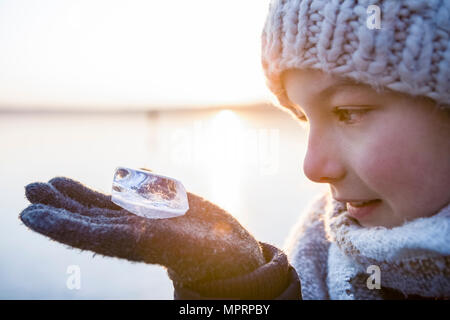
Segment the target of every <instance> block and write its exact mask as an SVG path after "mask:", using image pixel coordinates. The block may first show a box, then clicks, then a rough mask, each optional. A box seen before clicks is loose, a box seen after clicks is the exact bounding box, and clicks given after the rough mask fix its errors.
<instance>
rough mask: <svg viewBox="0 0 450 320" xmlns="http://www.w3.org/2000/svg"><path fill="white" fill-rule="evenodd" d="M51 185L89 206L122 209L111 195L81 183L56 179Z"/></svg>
mask: <svg viewBox="0 0 450 320" xmlns="http://www.w3.org/2000/svg"><path fill="white" fill-rule="evenodd" d="M49 183H50V184H51V185H52V186H54V187H55V188H56V189H57V190H59V191H60V192H61V193H62V194H64V195H66V196H68V197H70V198H72V199H73V200H75V201H77V202H79V203H81V204H83V205H85V206H87V207H98V208H106V209H110V210H121V209H122V208H121V207H119V206H118V205H116V204H115V203H114V202H112V201H111V195H106V194H103V193H101V192H97V191H95V190H92V189H90V188H88V187H86V186H85V185H83V184H82V183H80V182H79V181H76V180H72V179H70V178H66V177H55V178H53V179H51V180H50V181H49Z"/></svg>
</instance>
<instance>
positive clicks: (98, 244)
mask: <svg viewBox="0 0 450 320" xmlns="http://www.w3.org/2000/svg"><path fill="white" fill-rule="evenodd" d="M187 194H188V201H189V210H188V211H187V213H186V214H185V215H183V216H180V217H175V218H170V219H157V220H151V219H146V218H142V217H140V216H136V215H134V214H132V213H130V212H128V211H126V210H124V209H122V208H120V207H118V206H117V205H115V204H114V203H113V202H111V196H109V195H105V194H102V193H99V192H96V191H94V190H91V189H89V188H87V187H86V186H84V185H82V184H81V183H80V182H77V181H74V180H72V179H69V178H65V177H57V178H54V179H52V180H50V181H49V182H48V183H39V182H36V183H31V184H29V185H27V186H26V197H27V198H28V200H29V201H30V202H31V203H32V204H31V205H30V206H29V207H27V208H26V209H25V210H23V211H22V212H21V213H20V216H19V217H20V219H21V220H22V221H23V223H24V224H25V225H26V226H28V227H29V228H30V229H32V230H34V231H36V232H39V233H41V234H43V235H45V236H47V237H49V238H51V239H53V240H56V241H58V242H61V243H64V244H67V245H70V246H72V247H76V248H79V249H83V250H91V251H94V252H96V253H99V254H102V255H105V256H111V257H118V258H122V259H127V260H130V261H139V262H145V263H149V264H158V265H162V266H165V267H167V269H168V273H169V276H170V278H171V279H172V280H173V281H174V282H176V283H178V284H189V283H195V282H207V281H210V280H218V279H224V278H230V277H236V276H238V275H243V274H246V273H249V272H251V271H253V270H255V269H256V268H258V267H259V266H261V265H263V264H264V263H265V262H266V261H265V257H264V255H263V251H262V249H261V246H260V244H259V243H258V242H257V241H256V240H255V239H254V238H253V237H252V235H251V234H250V233H248V232H247V231H246V230H245V229H244V228H243V227H242V226H241V225H240V224H239V222H238V221H237V220H236V219H234V218H233V217H232V216H231V215H230V214H228V213H227V212H225V211H224V210H223V209H221V208H219V207H218V206H216V205H214V204H213V203H211V202H209V201H207V200H205V199H203V198H201V197H199V196H197V195H194V194H192V193H189V192H188V193H187Z"/></svg>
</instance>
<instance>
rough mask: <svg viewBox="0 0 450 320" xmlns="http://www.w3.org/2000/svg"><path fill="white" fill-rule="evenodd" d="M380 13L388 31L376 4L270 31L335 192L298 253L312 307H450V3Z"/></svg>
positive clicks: (276, 71) (317, 9) (279, 77)
mask: <svg viewBox="0 0 450 320" xmlns="http://www.w3.org/2000/svg"><path fill="white" fill-rule="evenodd" d="M377 3H378V4H379V6H378V7H377V8H375V9H378V10H379V13H381V15H380V16H381V17H382V19H381V21H379V22H380V27H381V28H380V29H375V28H372V29H371V28H369V26H368V24H370V22H371V21H370V19H376V18H379V17H377V16H376V15H375V16H374V13H373V12H371V11H370V10H367V9H368V6H369V3H368V1H274V2H272V4H271V7H270V12H269V15H268V18H267V22H266V25H265V28H264V31H263V36H262V46H263V48H262V49H263V51H262V62H263V66H264V70H265V72H266V75H267V79H268V85H269V87H270V88H271V90H272V91H273V92H274V93H275V94H276V95H277V97H278V100H279V102H280V104H281V107H285V108H287V109H289V110H290V111H291V112H292V113H293V115H294V116H295V117H296V118H298V119H299V120H300V121H302V122H306V126H307V127H308V149H307V154H306V157H305V159H304V166H303V170H304V173H305V174H306V176H307V177H308V178H309V179H310V180H312V181H314V182H318V183H327V184H328V185H329V187H330V192H329V194H328V195H326V196H325V197H323V198H322V199H320V200H319V201H318V203H317V204H315V205H314V206H313V207H312V208H311V210H310V213H308V214H306V215H305V216H304V218H303V219H302V220H301V221H300V222H299V225H298V226H297V227H296V228H295V229H294V232H293V233H292V235H291V237H290V239H289V240H288V242H287V245H286V250H287V253H288V256H289V257H290V260H291V263H292V264H293V266H294V267H295V269H296V270H297V272H298V275H299V277H300V282H301V285H302V297H303V299H378V298H386V297H389V296H392V295H393V294H394V296H395V297H403V296H405V297H408V296H411V297H415V296H422V297H430V298H431V297H436V298H438V297H440V298H443V297H447V298H448V297H450V206H449V203H450V188H449V187H450V116H449V114H450V112H449V111H450V85H449V83H450V82H449V80H450V76H449V75H450V3H448V2H445V1H380V2H377ZM375 9H374V10H375ZM377 281H378V283H379V282H380V281H381V284H380V285H377V283H376V282H377ZM380 287H388V288H390V289H392V290H381V289H380Z"/></svg>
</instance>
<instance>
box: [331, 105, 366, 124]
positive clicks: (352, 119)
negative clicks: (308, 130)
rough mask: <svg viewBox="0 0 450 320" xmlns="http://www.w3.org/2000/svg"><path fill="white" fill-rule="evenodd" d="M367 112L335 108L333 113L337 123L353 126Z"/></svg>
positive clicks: (356, 109)
mask: <svg viewBox="0 0 450 320" xmlns="http://www.w3.org/2000/svg"><path fill="white" fill-rule="evenodd" d="M368 111H369V109H362V108H342V107H336V108H335V109H334V110H333V113H334V114H335V115H336V116H337V118H338V121H340V122H344V123H345V124H353V123H357V122H359V121H360V120H361V119H362V118H363V117H364V115H365V114H366V113H367V112H368Z"/></svg>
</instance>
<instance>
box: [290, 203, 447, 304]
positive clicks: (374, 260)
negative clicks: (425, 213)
mask: <svg viewBox="0 0 450 320" xmlns="http://www.w3.org/2000/svg"><path fill="white" fill-rule="evenodd" d="M284 249H285V250H286V252H287V254H288V257H289V259H290V262H291V264H292V265H293V266H294V267H295V269H296V270H297V273H298V274H299V278H300V281H301V283H302V296H303V299H386V298H387V297H392V295H391V294H390V293H391V292H393V291H394V292H397V293H399V294H400V296H398V295H397V296H396V298H400V297H404V298H408V297H415V296H420V297H425V298H449V297H450V205H447V206H446V207H445V208H443V209H441V210H440V211H439V212H438V213H436V214H435V215H433V216H431V217H426V218H418V219H415V220H412V221H409V222H406V223H404V224H403V225H402V226H399V227H395V228H392V229H388V228H384V227H373V228H365V227H361V226H360V225H359V224H358V223H357V222H356V221H355V220H353V219H352V218H351V217H350V216H349V215H348V213H347V211H346V209H345V206H344V204H343V203H340V202H337V201H334V200H332V199H331V197H330V196H329V194H327V195H325V196H323V197H321V198H320V199H318V201H316V202H315V203H314V204H313V205H312V207H311V208H310V209H309V212H307V213H306V214H305V215H304V216H302V218H301V220H300V221H299V222H298V225H297V226H296V227H295V228H294V229H293V233H292V234H291V236H290V237H289V238H288V241H287V243H286V245H285V248H284ZM387 293H389V294H387Z"/></svg>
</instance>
